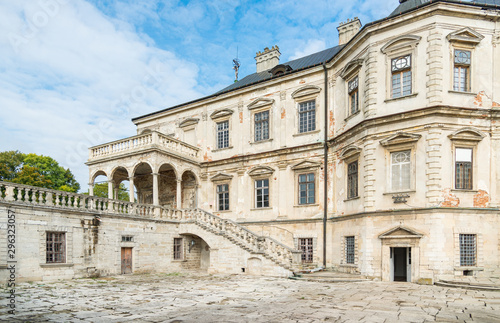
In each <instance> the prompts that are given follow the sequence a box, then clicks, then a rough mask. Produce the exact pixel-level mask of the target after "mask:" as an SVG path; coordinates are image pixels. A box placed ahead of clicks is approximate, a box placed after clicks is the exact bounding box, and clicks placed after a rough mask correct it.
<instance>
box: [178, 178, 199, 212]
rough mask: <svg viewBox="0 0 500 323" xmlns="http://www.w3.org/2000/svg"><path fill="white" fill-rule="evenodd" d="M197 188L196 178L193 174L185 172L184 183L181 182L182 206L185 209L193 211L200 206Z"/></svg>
mask: <svg viewBox="0 0 500 323" xmlns="http://www.w3.org/2000/svg"><path fill="white" fill-rule="evenodd" d="M197 187H198V184H197V182H196V177H195V176H194V174H193V172H191V171H185V172H184V174H182V182H181V192H182V201H181V205H182V208H183V209H191V208H195V207H197V206H198V201H197Z"/></svg>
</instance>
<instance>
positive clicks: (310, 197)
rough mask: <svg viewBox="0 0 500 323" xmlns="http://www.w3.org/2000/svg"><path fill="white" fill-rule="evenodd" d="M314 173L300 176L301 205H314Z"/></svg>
mask: <svg viewBox="0 0 500 323" xmlns="http://www.w3.org/2000/svg"><path fill="white" fill-rule="evenodd" d="M314 189H315V186H314V173H310V174H301V175H299V204H314V202H315V192H314Z"/></svg>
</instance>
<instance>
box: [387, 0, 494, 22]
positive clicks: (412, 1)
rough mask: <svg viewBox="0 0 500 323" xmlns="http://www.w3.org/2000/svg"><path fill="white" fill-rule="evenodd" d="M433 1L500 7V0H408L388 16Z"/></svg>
mask: <svg viewBox="0 0 500 323" xmlns="http://www.w3.org/2000/svg"><path fill="white" fill-rule="evenodd" d="M433 2H454V3H463V4H467V3H470V4H474V5H480V6H483V5H485V6H493V7H498V8H500V0H479V1H475V0H473V1H470V0H448V1H439V0H434V1H433V0H407V1H405V2H403V3H400V4H399V6H398V7H397V8H396V9H394V11H393V12H392V13H391V14H390V15H389V16H388V17H387V18H391V17H394V16H397V15H400V14H402V13H406V12H408V11H412V10H414V9H417V8H420V7H422V6H425V5H428V4H431V3H433Z"/></svg>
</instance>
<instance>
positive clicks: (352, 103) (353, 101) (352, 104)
mask: <svg viewBox="0 0 500 323" xmlns="http://www.w3.org/2000/svg"><path fill="white" fill-rule="evenodd" d="M358 85H359V80H358V77H357V76H356V77H355V78H353V79H352V80H351V81H349V83H348V85H347V88H348V90H347V91H348V93H349V108H350V109H349V110H350V114H355V113H356V112H358V104H359V103H358V101H359V97H358V96H359V91H358Z"/></svg>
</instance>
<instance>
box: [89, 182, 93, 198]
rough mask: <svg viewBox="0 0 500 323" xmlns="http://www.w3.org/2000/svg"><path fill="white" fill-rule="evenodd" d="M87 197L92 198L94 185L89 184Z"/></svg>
mask: <svg viewBox="0 0 500 323" xmlns="http://www.w3.org/2000/svg"><path fill="white" fill-rule="evenodd" d="M89 196H94V183H89Z"/></svg>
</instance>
